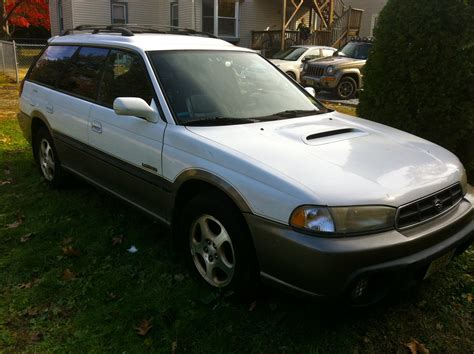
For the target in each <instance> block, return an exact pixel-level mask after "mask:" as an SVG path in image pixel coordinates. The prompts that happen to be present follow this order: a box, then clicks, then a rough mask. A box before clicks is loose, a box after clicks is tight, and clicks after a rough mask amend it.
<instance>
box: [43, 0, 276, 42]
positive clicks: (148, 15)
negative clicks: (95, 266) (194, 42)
mask: <svg viewBox="0 0 474 354" xmlns="http://www.w3.org/2000/svg"><path fill="white" fill-rule="evenodd" d="M49 6H50V16H51V34H52V35H57V34H59V33H61V31H63V30H65V29H71V28H74V27H76V26H79V25H82V24H94V25H106V24H111V23H112V24H113V23H115V24H120V23H130V24H141V25H143V24H149V25H163V26H170V25H172V26H179V27H185V28H191V29H196V30H198V31H204V32H210V33H214V34H215V35H217V36H219V37H222V38H225V39H227V40H229V41H232V42H236V43H237V42H238V43H239V44H240V45H242V46H247V47H249V46H250V45H251V31H252V30H265V29H267V28H273V29H278V28H281V23H282V14H281V1H278V0H240V1H239V0H118V1H114V0H112V1H110V0H50V1H49Z"/></svg>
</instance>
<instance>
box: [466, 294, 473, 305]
mask: <svg viewBox="0 0 474 354" xmlns="http://www.w3.org/2000/svg"><path fill="white" fill-rule="evenodd" d="M466 300H467V301H468V302H469V303H472V300H473V296H472V294H471V293H469V294H467V295H466Z"/></svg>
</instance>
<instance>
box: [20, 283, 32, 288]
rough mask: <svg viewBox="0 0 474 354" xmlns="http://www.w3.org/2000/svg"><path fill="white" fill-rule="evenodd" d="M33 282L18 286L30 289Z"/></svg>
mask: <svg viewBox="0 0 474 354" xmlns="http://www.w3.org/2000/svg"><path fill="white" fill-rule="evenodd" d="M31 285H32V284H31V282H28V283H21V284H19V285H18V286H17V288H18V289H29V288H31Z"/></svg>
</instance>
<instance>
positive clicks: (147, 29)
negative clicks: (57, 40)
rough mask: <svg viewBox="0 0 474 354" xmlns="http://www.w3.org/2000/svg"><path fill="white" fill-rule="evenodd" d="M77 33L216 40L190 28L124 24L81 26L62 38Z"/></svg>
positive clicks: (66, 33) (207, 34) (69, 31)
mask: <svg viewBox="0 0 474 354" xmlns="http://www.w3.org/2000/svg"><path fill="white" fill-rule="evenodd" d="M75 31H91V32H92V34H97V33H120V34H121V35H122V36H127V37H131V36H134V35H135V34H140V33H162V34H180V35H189V36H202V37H209V38H216V36H214V35H213V34H210V33H206V32H199V31H196V30H193V29H189V28H182V27H175V26H160V25H139V24H123V25H81V26H77V27H75V28H73V29H68V30H66V31H64V32H63V33H62V34H61V36H67V35H70V34H72V33H74V32H75Z"/></svg>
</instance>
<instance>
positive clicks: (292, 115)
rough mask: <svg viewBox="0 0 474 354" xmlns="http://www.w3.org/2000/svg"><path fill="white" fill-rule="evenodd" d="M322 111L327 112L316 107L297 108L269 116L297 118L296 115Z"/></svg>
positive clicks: (303, 115) (301, 115)
mask: <svg viewBox="0 0 474 354" xmlns="http://www.w3.org/2000/svg"><path fill="white" fill-rule="evenodd" d="M321 113H326V112H324V111H318V110H316V109H312V110H303V109H296V110H289V111H283V112H278V113H275V114H272V115H271V116H269V117H282V118H296V117H305V116H312V115H316V114H321ZM259 118H260V119H262V118H263V117H259Z"/></svg>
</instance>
